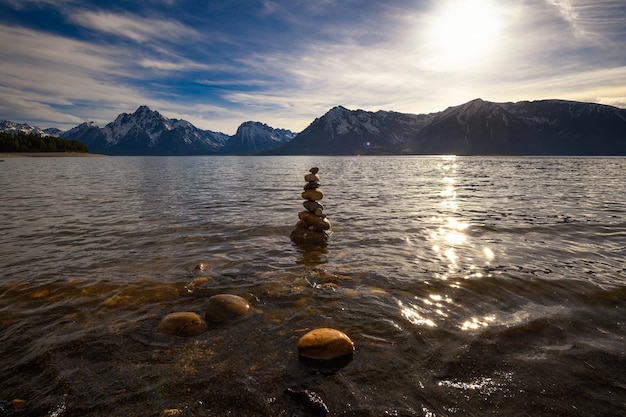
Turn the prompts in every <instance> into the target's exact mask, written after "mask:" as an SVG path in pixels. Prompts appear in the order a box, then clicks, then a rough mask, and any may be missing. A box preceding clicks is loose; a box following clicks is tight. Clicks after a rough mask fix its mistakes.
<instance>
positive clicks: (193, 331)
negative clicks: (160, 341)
mask: <svg viewBox="0 0 626 417" xmlns="http://www.w3.org/2000/svg"><path fill="white" fill-rule="evenodd" d="M206 329H207V323H206V321H204V320H202V318H201V317H200V316H199V315H197V314H196V313H192V312H190V311H179V312H176V313H170V314H168V315H167V316H165V317H163V319H162V320H161V322H160V323H159V325H158V327H157V331H158V332H159V333H165V334H169V335H173V336H195V335H198V334H200V333H202V332H204V331H206Z"/></svg>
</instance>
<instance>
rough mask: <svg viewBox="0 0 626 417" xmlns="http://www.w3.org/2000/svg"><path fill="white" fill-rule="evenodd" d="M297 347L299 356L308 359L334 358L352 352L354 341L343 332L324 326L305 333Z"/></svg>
mask: <svg viewBox="0 0 626 417" xmlns="http://www.w3.org/2000/svg"><path fill="white" fill-rule="evenodd" d="M297 347H298V353H299V354H300V356H302V357H304V358H309V359H324V360H329V359H336V358H339V357H342V356H347V355H351V354H352V353H353V352H354V343H353V342H352V340H350V338H349V337H348V336H347V335H346V334H345V333H343V332H341V331H339V330H336V329H330V328H324V327H323V328H319V329H315V330H311V331H310V332H308V333H306V334H305V335H304V336H302V337H301V338H300V339H299V340H298V344H297Z"/></svg>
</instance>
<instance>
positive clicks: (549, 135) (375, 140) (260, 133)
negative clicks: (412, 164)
mask: <svg viewBox="0 0 626 417" xmlns="http://www.w3.org/2000/svg"><path fill="white" fill-rule="evenodd" d="M29 129H30V130H29ZM2 130H4V131H11V132H18V131H22V132H26V133H35V134H40V135H54V136H60V137H62V138H66V139H76V140H79V141H81V142H83V143H85V144H86V145H87V147H88V148H89V150H90V152H92V153H103V154H108V155H226V154H266V155H355V154H364V155H367V154H372V155H373V154H456V155H626V109H621V108H617V107H612V106H607V105H601V104H593V103H582V102H576V101H565V100H540V101H522V102H517V103H494V102H489V101H484V100H481V99H475V100H472V101H470V102H467V103H465V104H462V105H459V106H453V107H449V108H447V109H446V110H444V111H441V112H437V113H430V114H419V115H416V114H408V113H398V112H393V111H383V110H380V111H377V112H369V111H365V110H349V109H346V108H345V107H342V106H337V107H334V108H332V109H330V110H329V111H328V112H327V113H326V114H324V115H323V116H321V117H319V118H317V119H315V120H314V121H313V122H312V123H311V124H310V125H309V126H308V127H307V128H306V129H304V130H303V131H302V132H300V133H298V134H295V133H294V132H291V131H289V130H286V129H275V128H272V127H270V126H268V125H266V124H263V123H260V122H245V123H242V124H241V125H240V126H239V128H238V129H237V132H236V133H235V134H234V135H232V136H229V135H226V134H224V133H219V132H213V131H210V130H202V129H198V128H196V127H195V126H193V125H192V124H191V123H189V122H187V121H185V120H178V119H168V118H166V117H164V116H162V115H161V114H159V113H158V112H156V111H153V110H150V108H148V107H147V106H141V107H139V108H138V109H137V110H136V111H135V112H134V113H132V114H129V113H122V114H120V115H119V116H118V117H117V118H116V119H115V120H114V121H113V122H111V123H108V124H107V125H106V126H105V127H103V128H100V127H98V126H97V125H95V124H94V123H93V122H91V123H83V124H80V125H78V126H76V127H74V128H73V129H70V130H68V131H65V132H61V131H59V130H58V129H43V130H42V129H39V128H36V127H31V126H29V125H27V124H19V123H14V122H7V121H4V122H0V131H2Z"/></svg>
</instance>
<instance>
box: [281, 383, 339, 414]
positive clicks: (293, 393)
mask: <svg viewBox="0 0 626 417" xmlns="http://www.w3.org/2000/svg"><path fill="white" fill-rule="evenodd" d="M285 393H286V394H288V395H289V396H290V397H292V398H294V399H295V400H297V401H298V402H299V403H300V405H301V406H302V408H304V409H305V410H307V411H309V412H310V413H311V414H313V415H316V416H327V415H328V413H329V412H330V411H329V410H328V407H327V406H326V404H324V401H323V400H322V399H321V398H320V396H319V395H317V393H315V392H314V391H310V390H306V389H305V390H294V389H291V388H287V389H286V390H285Z"/></svg>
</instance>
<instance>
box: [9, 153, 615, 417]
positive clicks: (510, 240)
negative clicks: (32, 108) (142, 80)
mask: <svg viewBox="0 0 626 417" xmlns="http://www.w3.org/2000/svg"><path fill="white" fill-rule="evenodd" d="M313 166H318V167H319V168H320V176H321V183H322V186H321V188H322V190H323V191H324V193H325V198H324V200H323V201H322V202H323V203H324V205H325V207H326V209H325V211H326V214H327V215H328V218H329V220H330V221H331V223H332V225H333V232H334V233H333V234H332V235H331V237H330V240H329V244H328V246H326V247H325V248H322V249H316V250H312V249H310V248H301V247H298V246H296V245H295V244H293V243H292V242H291V241H290V239H289V234H290V232H291V230H292V229H293V227H294V225H295V224H296V222H297V218H298V216H297V213H298V212H299V211H300V210H302V209H303V208H302V199H301V197H300V193H301V191H302V187H303V185H304V175H305V174H306V173H307V172H308V170H309V168H311V167H313ZM625 173H626V158H605V159H602V158H530V157H528V158H508V157H507V158H487V157H382V156H379V157H359V156H355V157H105V158H9V159H5V160H4V161H3V162H0V219H1V221H0V358H1V359H0V415H1V416H13V415H15V416H18V415H19V416H55V417H60V416H159V415H167V413H170V414H169V415H178V416H285V417H287V416H289V417H291V416H308V415H312V414H311V411H307V410H306V409H305V407H304V405H303V404H302V403H301V402H300V401H298V400H297V399H294V397H293V396H291V395H287V394H286V390H287V389H293V390H305V389H306V390H310V391H312V392H315V393H316V394H317V395H318V396H319V397H320V398H321V399H322V400H323V401H324V403H325V404H326V406H327V407H328V409H329V410H330V415H333V416H428V417H432V416H488V415H494V416H496V415H497V416H618V415H626V354H625V350H626V343H625V340H624V337H625V335H626V262H625V259H626V205H625V201H626V181H625V177H624V175H625ZM199 263H205V264H207V265H208V266H209V268H208V270H206V271H204V272H198V271H195V270H194V267H195V266H196V265H198V264H199ZM219 293H231V294H236V295H240V296H242V297H244V298H246V299H247V300H249V301H250V303H251V306H252V310H251V313H250V314H249V315H248V316H246V317H245V318H243V319H240V320H238V321H234V322H231V323H228V324H225V325H220V326H211V327H210V328H209V330H208V331H207V332H205V333H202V334H201V335H199V336H194V337H176V336H168V335H164V334H160V333H156V332H155V328H156V327H157V325H158V323H159V321H160V320H161V318H163V317H164V316H165V315H167V314H168V313H170V312H174V311H193V312H197V313H198V314H200V315H202V316H203V315H204V310H205V304H206V300H207V299H208V297H210V296H211V295H214V294H219ZM317 327H333V328H336V329H339V330H341V331H343V332H345V333H346V334H347V335H348V336H349V337H350V338H351V339H352V340H353V341H354V343H355V346H356V350H355V352H354V355H353V356H352V358H351V360H349V361H345V362H344V363H341V364H328V365H323V364H311V363H307V362H304V361H302V360H299V358H298V353H297V349H296V342H297V340H298V338H299V337H300V336H302V335H303V334H304V333H305V332H306V331H308V330H311V329H313V328H317ZM14 400H23V401H15V402H14ZM16 408H19V410H16ZM166 410H167V411H166ZM173 410H178V411H173ZM162 413H164V414H162Z"/></svg>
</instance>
